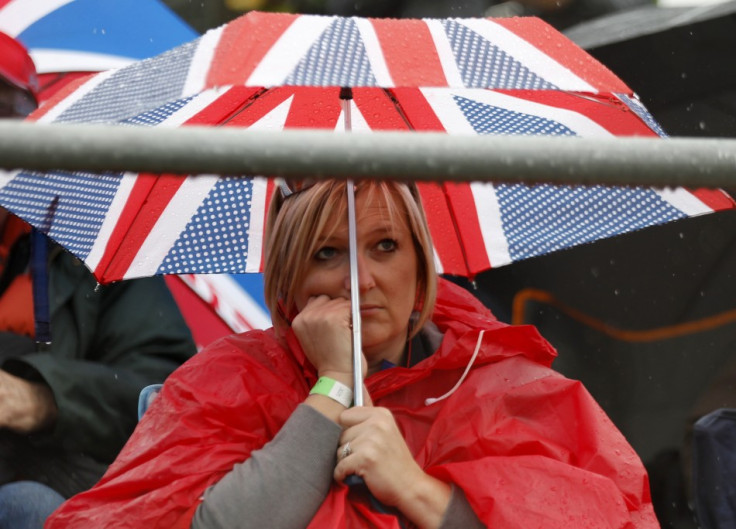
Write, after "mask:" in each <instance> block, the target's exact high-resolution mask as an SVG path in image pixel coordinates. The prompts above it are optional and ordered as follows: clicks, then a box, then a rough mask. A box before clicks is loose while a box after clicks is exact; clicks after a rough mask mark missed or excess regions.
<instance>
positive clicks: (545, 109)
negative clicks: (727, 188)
mask: <svg viewBox="0 0 736 529" xmlns="http://www.w3.org/2000/svg"><path fill="white" fill-rule="evenodd" d="M408 35H411V38H410V39H408V38H406V36H408ZM341 86H352V87H354V88H353V99H352V100H351V102H350V107H351V109H352V129H353V133H354V134H358V133H369V132H370V131H371V130H393V129H395V130H407V131H411V130H432V131H446V132H447V133H450V134H556V135H567V136H611V135H649V136H652V135H655V134H656V132H655V131H657V130H658V128H657V125H656V123H654V121H653V120H652V119H651V117H650V116H649V114H648V113H647V112H646V110H645V109H644V108H643V106H641V104H640V103H639V102H638V101H637V100H636V99H635V98H634V97H633V94H632V93H631V91H630V90H629V89H628V88H627V87H626V85H624V84H623V83H622V82H621V81H620V80H619V79H618V78H616V77H615V76H614V75H613V74H612V73H611V72H610V71H608V70H607V69H605V68H604V67H602V66H601V65H600V64H599V63H597V62H596V61H594V60H593V59H592V58H591V57H590V56H588V55H587V54H585V53H584V52H583V51H582V50H581V49H580V48H578V47H576V46H575V45H573V44H572V43H571V42H570V41H569V40H567V39H566V38H564V37H563V36H561V35H560V34H559V33H557V32H556V31H555V30H553V29H552V28H551V27H549V26H547V25H546V24H544V23H543V22H541V21H540V20H538V19H534V18H529V19H499V20H491V19H448V20H410V19H404V20H378V19H372V20H367V19H360V18H341V17H321V16H308V15H286V14H267V13H258V12H251V13H249V14H247V15H245V16H244V17H241V18H239V19H236V20H235V21H233V22H231V23H229V24H227V25H225V26H223V27H221V28H218V29H216V30H212V31H210V32H208V33H207V34H205V35H204V36H202V37H201V38H199V39H197V40H195V41H192V42H190V43H187V44H185V45H183V46H180V47H177V48H174V49H173V50H170V51H169V52H166V53H164V54H163V55H160V56H158V57H156V58H154V59H152V60H148V61H143V62H140V63H135V64H133V65H130V66H128V67H126V68H123V69H120V70H115V71H108V72H104V73H102V74H99V75H97V76H95V77H93V78H91V79H89V80H87V81H85V82H81V81H80V82H77V83H76V84H75V85H74V87H71V86H70V87H68V90H66V91H65V92H64V93H63V94H62V93H59V94H58V96H57V97H54V98H52V100H50V101H49V104H47V105H46V106H44V107H43V108H41V109H40V110H39V111H38V112H37V113H36V114H35V116H34V119H37V120H39V121H41V122H98V123H99V122H102V123H117V124H121V125H127V126H164V127H177V126H186V125H202V124H208V125H217V126H236V127H249V128H252V129H254V130H281V129H283V128H300V127H306V128H328V129H333V130H335V129H338V130H342V128H343V120H342V117H341V115H342V110H341V108H342V107H341V105H340V100H339V87H341ZM213 147H214V146H213ZM1 185H2V187H0V203H1V204H3V205H5V206H6V207H8V208H9V209H11V210H12V211H14V212H16V213H17V214H19V215H20V216H21V217H23V218H25V219H27V220H28V221H29V222H31V223H32V224H34V225H37V224H39V221H40V219H42V218H44V217H45V211H46V209H47V207H48V205H49V203H50V201H51V200H53V199H56V198H57V197H58V206H57V210H56V214H55V218H54V219H53V221H52V223H51V226H50V229H49V230H48V235H49V236H51V237H52V238H54V239H55V240H56V241H57V242H59V243H60V244H61V245H62V246H64V247H66V248H67V249H69V250H70V251H72V252H73V253H75V254H76V255H78V256H79V257H80V258H81V259H82V260H83V261H84V262H85V263H87V265H88V266H89V267H90V269H91V270H92V271H93V272H94V273H95V275H96V276H97V278H98V279H99V280H100V281H101V282H103V283H104V282H109V281H114V280H119V279H125V278H132V277H141V276H148V275H154V274H172V273H222V272H228V273H233V272H236V273H240V272H246V273H247V272H256V271H258V270H259V269H260V267H261V253H262V246H261V236H262V227H263V223H264V214H265V211H266V209H267V202H268V197H269V196H270V192H271V190H272V188H273V182H272V181H271V180H269V179H266V178H262V177H254V178H240V177H227V176H219V175H198V176H191V177H187V178H182V177H179V176H174V175H148V174H140V175H139V174H130V173H126V174H103V175H96V174H95V175H92V174H84V173H75V174H68V173H63V172H57V173H53V174H46V175H44V176H41V175H39V174H35V173H32V172H28V171H16V172H13V173H10V174H9V175H7V176H6V177H5V178H4V179H3V181H2V184H1ZM419 187H420V192H421V194H422V198H423V200H424V202H425V205H426V206H427V209H428V210H429V212H430V213H429V216H430V228H431V230H432V233H433V237H434V241H435V245H436V254H437V263H438V268H439V269H440V271H441V272H444V273H447V274H454V275H463V276H468V277H472V276H473V275H474V274H477V273H478V272H480V271H482V270H484V269H487V268H489V267H492V266H493V267H495V266H501V265H503V264H506V263H509V262H512V261H515V260H519V259H524V258H527V257H532V256H534V255H541V254H544V253H547V252H551V251H554V250H558V249H561V248H565V247H569V246H572V245H576V244H581V243H584V242H589V241H592V240H596V239H598V238H601V237H607V236H611V235H615V234H617V233H621V232H626V231H631V230H635V229H638V228H642V227H645V226H648V225H651V224H656V223H661V222H668V221H671V220H674V219H677V218H683V217H687V216H690V215H697V214H701V213H707V212H710V211H713V210H715V209H720V208H723V207H729V206H730V205H731V204H730V202H729V201H728V200H727V199H725V198H724V197H723V196H722V195H721V194H720V193H719V192H715V191H697V190H696V191H688V190H684V189H675V190H672V189H670V190H654V189H629V188H625V189H624V188H603V187H590V188H582V187H552V186H536V187H525V186H519V185H490V184H467V185H461V184H455V185H445V186H438V185H433V184H420V186H419ZM29 190H32V194H30V195H29V193H28V191H29Z"/></svg>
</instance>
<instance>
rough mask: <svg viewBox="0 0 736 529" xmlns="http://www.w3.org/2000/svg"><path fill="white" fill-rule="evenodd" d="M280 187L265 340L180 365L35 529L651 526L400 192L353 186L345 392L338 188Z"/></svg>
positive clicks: (592, 406)
mask: <svg viewBox="0 0 736 529" xmlns="http://www.w3.org/2000/svg"><path fill="white" fill-rule="evenodd" d="M282 184H283V185H281V186H277V190H276V192H275V194H274V196H273V197H272V201H271V206H270V210H269V215H268V219H267V223H266V240H265V248H266V253H265V262H264V268H265V273H264V279H265V293H266V299H267V302H268V305H269V308H270V309H271V313H272V314H273V315H274V327H273V328H271V329H268V330H265V331H260V330H259V331H250V332H247V333H242V334H239V335H235V336H231V337H227V338H223V339H221V340H219V341H217V342H215V343H213V344H211V345H210V346H208V347H206V348H205V349H204V350H202V351H200V353H198V354H197V356H195V357H194V358H192V359H191V360H189V361H188V362H187V363H186V364H184V365H183V366H182V367H180V368H179V369H177V371H176V372H174V373H173V374H172V375H171V376H170V377H169V378H168V379H167V381H166V383H165V384H164V385H163V389H162V390H161V392H160V393H159V395H158V396H157V397H156V399H155V400H154V401H153V404H152V405H151V407H150V408H149V409H148V410H147V411H146V413H145V415H144V416H143V418H142V420H141V421H140V422H139V424H138V427H137V428H136V431H135V432H134V434H133V436H132V437H131V438H130V440H129V441H128V443H127V444H126V446H125V448H124V449H123V451H122V452H121V454H120V455H119V456H118V458H117V460H116V461H115V463H113V465H112V466H111V467H110V469H109V470H108V472H107V473H106V474H105V476H104V477H103V478H102V480H101V481H100V482H99V483H98V484H97V485H95V487H93V488H92V489H91V490H89V491H86V492H83V493H81V494H79V495H78V496H75V497H74V498H72V499H70V500H68V501H67V502H66V503H65V504H64V505H62V506H61V507H60V508H59V509H58V510H57V511H56V512H55V513H54V514H53V515H52V516H51V517H50V518H49V520H48V522H47V526H46V529H61V528H63V529H75V528H86V527H90V526H91V525H95V526H100V527H106V528H113V527H114V528H139V527H146V528H150V529H153V528H166V529H171V528H182V529H183V528H190V527H191V528H193V529H209V528H249V527H254V528H262V527H269V528H297V527H314V528H323V527H386V528H398V527H420V528H444V529H447V528H453V527H458V528H460V527H462V528H471V527H545V528H551V529H553V528H564V529H577V528H581V529H582V528H586V529H589V528H603V527H606V528H621V529H623V528H639V529H650V528H651V529H654V528H656V527H658V524H657V521H656V518H655V516H654V512H653V509H652V505H651V501H650V498H649V489H648V482H647V476H646V472H645V470H644V467H643V465H642V463H641V461H640V460H639V458H638V456H637V455H636V453H635V452H634V450H633V449H632V448H631V447H630V446H629V445H628V443H627V442H626V440H625V439H624V438H623V436H622V435H621V434H620V433H619V432H618V431H617V430H616V428H615V427H614V426H613V424H612V423H611V421H610V420H609V419H608V418H607V417H606V416H605V414H604V413H603V411H602V410H601V409H600V408H599V407H598V405H597V404H596V403H595V402H594V401H593V399H592V397H590V395H589V394H588V393H587V391H586V390H585V389H584V388H583V386H582V384H580V383H579V382H576V381H573V380H569V379H566V378H564V377H563V376H561V375H559V374H558V373H556V372H554V371H553V370H552V369H551V368H550V365H551V362H552V360H553V359H554V357H555V352H554V350H553V349H552V347H551V346H550V345H549V343H547V342H546V341H545V340H544V339H543V338H542V337H541V336H540V335H539V334H538V332H537V331H536V330H535V329H534V328H533V327H530V326H519V327H515V326H510V325H507V324H504V323H501V322H499V321H497V320H496V319H495V318H494V317H493V315H492V314H491V313H490V312H489V311H488V309H486V308H485V307H484V306H483V305H482V304H481V303H480V302H479V301H478V300H477V299H476V298H474V297H473V296H472V295H471V294H470V293H469V292H468V291H466V290H465V289H463V288H461V287H459V286H456V285H453V284H451V283H449V282H447V281H444V280H442V279H440V278H438V277H437V274H436V272H435V269H434V264H433V263H434V258H433V252H432V248H433V245H432V241H431V239H430V235H429V230H428V228H427V224H426V219H425V216H424V212H423V207H422V205H421V200H420V197H419V194H418V192H417V190H416V187H415V186H413V185H409V184H403V183H398V182H361V183H359V184H358V185H357V188H356V196H355V206H356V212H357V213H356V217H357V218H356V221H357V263H358V267H357V288H359V290H360V292H359V294H360V307H359V310H360V315H361V326H360V330H361V334H360V339H361V342H362V354H363V356H362V358H361V360H362V363H363V366H364V370H363V372H364V373H367V376H366V377H365V379H364V381H363V383H362V384H361V383H359V384H358V385H357V387H356V386H355V385H354V381H353V373H352V354H351V349H352V347H351V338H352V333H353V323H354V322H353V321H352V317H351V306H350V297H351V296H350V293H351V288H354V287H353V286H352V281H351V276H350V259H349V253H350V252H349V248H350V244H349V229H348V226H347V224H348V223H347V222H346V218H347V217H346V216H347V213H346V209H347V206H346V202H347V200H346V184H345V182H340V181H322V182H319V183H311V184H309V183H304V182H301V183H299V182H293V183H290V184H289V183H286V182H283V183H282ZM356 391H361V392H362V393H363V395H364V397H365V398H364V401H365V405H363V406H357V407H356V406H352V402H353V401H354V398H353V396H354V394H355V392H356ZM356 476H357V477H359V478H360V479H359V480H357V482H356V483H353V482H354V481H355V477H356ZM350 483H352V485H351V484H350Z"/></svg>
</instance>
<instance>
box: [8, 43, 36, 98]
mask: <svg viewBox="0 0 736 529" xmlns="http://www.w3.org/2000/svg"><path fill="white" fill-rule="evenodd" d="M0 77H2V78H3V79H4V80H5V81H7V82H8V83H10V84H11V85H14V86H17V87H18V88H21V89H22V90H26V91H27V92H30V93H31V94H32V95H33V97H34V99H36V101H38V75H37V74H36V66H35V65H34V64H33V59H31V56H30V55H28V51H27V50H26V49H25V47H24V46H23V45H22V44H21V43H20V42H18V41H17V40H15V39H14V38H13V37H10V36H9V35H6V34H5V33H3V32H1V31H0Z"/></svg>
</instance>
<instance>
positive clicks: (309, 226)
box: [264, 180, 437, 337]
mask: <svg viewBox="0 0 736 529" xmlns="http://www.w3.org/2000/svg"><path fill="white" fill-rule="evenodd" d="M346 193H347V191H346V183H345V181H337V180H323V181H320V182H317V183H316V184H314V185H312V186H311V187H308V188H306V189H304V190H303V191H299V192H296V193H294V194H293V195H290V196H288V197H286V198H284V196H283V194H282V192H281V190H280V189H278V188H277V189H276V190H275V192H274V195H273V197H272V200H271V205H270V207H269V210H268V216H267V219H266V230H265V255H264V283H265V286H264V290H265V298H266V304H267V305H268V308H269V309H270V311H271V317H272V319H273V324H274V327H276V328H277V329H283V328H284V327H285V326H288V325H289V324H290V319H291V318H293V317H294V315H295V314H296V307H295V305H294V292H295V291H296V289H297V285H299V284H300V283H301V282H302V281H303V279H304V275H305V273H306V269H305V266H304V263H306V262H308V261H309V260H310V259H311V258H312V256H313V255H314V254H315V252H316V251H317V250H318V244H319V241H320V238H321V237H322V236H324V235H329V234H326V233H325V232H326V230H327V227H328V222H329V221H330V219H331V218H333V215H339V216H346V215H347V213H346V211H347V201H346V196H347V195H346ZM357 193H370V195H369V196H370V197H371V198H372V197H374V196H378V197H381V198H383V201H384V203H385V204H386V205H387V206H388V209H387V214H388V215H389V218H391V219H394V218H396V215H404V216H405V219H406V222H407V225H408V226H409V230H410V232H411V235H412V240H413V241H414V248H415V250H416V254H417V268H418V270H417V300H416V301H417V310H418V311H419V317H418V318H417V320H416V322H414V323H413V328H412V333H411V336H413V335H414V334H416V333H417V332H418V331H419V329H421V328H422V325H424V323H425V322H426V321H427V320H428V319H429V318H430V316H431V315H432V310H433V309H434V301H435V298H436V295H437V277H436V272H435V268H434V258H433V250H432V240H431V237H430V234H429V228H428V227H427V220H426V217H425V215H424V209H423V207H422V204H421V199H420V198H419V193H418V191H417V189H416V187H415V186H414V185H412V184H403V183H399V182H378V181H366V182H360V183H359V184H358V185H356V194H357ZM411 336H409V337H411Z"/></svg>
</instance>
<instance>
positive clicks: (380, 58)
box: [354, 18, 394, 88]
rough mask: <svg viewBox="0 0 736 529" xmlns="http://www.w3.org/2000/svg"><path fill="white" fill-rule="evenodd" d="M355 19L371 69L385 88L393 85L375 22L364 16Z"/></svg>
mask: <svg viewBox="0 0 736 529" xmlns="http://www.w3.org/2000/svg"><path fill="white" fill-rule="evenodd" d="M354 20H355V25H356V27H357V28H358V32H359V33H360V37H361V38H362V40H363V46H365V52H366V56H367V57H368V62H370V64H371V71H372V72H373V76H374V77H375V78H376V82H377V83H378V85H379V86H382V87H384V88H391V87H393V86H394V81H393V78H392V77H391V73H390V72H389V69H388V65H387V64H386V58H385V57H384V55H383V50H382V49H381V43H380V42H379V40H378V35H376V30H375V28H374V27H373V24H371V21H370V20H367V19H364V18H355V19H354Z"/></svg>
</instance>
